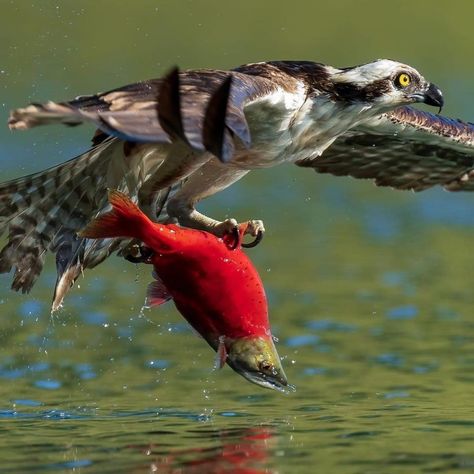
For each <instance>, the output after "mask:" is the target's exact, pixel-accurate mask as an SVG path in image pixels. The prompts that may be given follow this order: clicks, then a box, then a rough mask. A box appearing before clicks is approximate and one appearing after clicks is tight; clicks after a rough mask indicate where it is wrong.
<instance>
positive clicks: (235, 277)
mask: <svg viewBox="0 0 474 474" xmlns="http://www.w3.org/2000/svg"><path fill="white" fill-rule="evenodd" d="M109 202H110V204H111V205H112V210H111V211H109V212H107V213H104V214H102V215H101V216H99V217H97V218H96V219H94V220H93V221H91V222H90V223H89V224H88V225H87V226H86V227H85V228H84V229H83V230H81V231H80V232H79V236H81V237H86V238H108V237H132V238H134V239H138V240H140V241H141V242H143V243H144V247H143V254H144V255H145V254H146V256H145V258H144V261H145V262H146V263H151V264H153V267H154V272H153V275H154V277H155V281H153V282H152V283H151V284H150V285H149V287H148V291H147V305H148V306H156V305H159V304H161V303H163V302H165V301H167V300H169V299H172V300H173V301H174V304H175V305H176V308H177V309H178V311H179V312H180V313H181V314H182V315H183V316H184V317H185V318H186V320H187V321H188V322H189V323H190V324H191V326H193V327H194V328H195V329H196V330H197V331H198V332H199V334H201V336H202V337H203V338H204V339H205V340H206V341H207V342H208V343H209V345H210V346H211V347H212V348H213V349H214V350H215V351H216V353H217V360H218V364H219V365H220V366H222V365H224V364H225V363H227V364H228V365H229V366H230V367H232V369H234V370H235V371H236V372H237V373H239V374H240V375H242V376H243V377H245V378H246V379H247V380H249V381H251V382H253V383H256V384H257V385H260V386H262V387H266V388H272V389H276V390H281V391H285V390H286V387H287V385H288V382H287V379H286V376H285V373H284V371H283V368H282V366H281V363H280V358H279V356H278V353H277V351H276V348H275V345H274V343H273V338H272V334H271V330H270V324H269V320H268V305H267V299H266V295H265V290H264V288H263V284H262V281H261V279H260V277H259V275H258V273H257V270H256V269H255V267H254V266H253V264H252V262H251V261H250V259H249V258H248V257H247V256H246V255H245V253H244V252H243V251H242V250H241V247H240V240H241V238H242V236H243V233H244V232H245V229H244V228H243V227H241V228H240V233H239V235H238V236H232V235H230V234H229V235H227V236H225V237H224V238H222V239H221V238H218V237H216V236H214V235H213V234H210V233H208V232H204V231H200V230H195V229H189V228H185V227H179V226H177V225H174V224H160V223H155V222H153V221H151V220H150V219H149V218H148V217H147V216H146V215H145V214H144V213H143V212H142V211H141V210H140V209H139V208H138V207H137V205H136V204H134V203H133V202H132V201H131V199H130V198H129V197H128V196H126V195H125V194H123V193H121V192H119V191H115V190H113V191H109ZM235 239H237V241H235Z"/></svg>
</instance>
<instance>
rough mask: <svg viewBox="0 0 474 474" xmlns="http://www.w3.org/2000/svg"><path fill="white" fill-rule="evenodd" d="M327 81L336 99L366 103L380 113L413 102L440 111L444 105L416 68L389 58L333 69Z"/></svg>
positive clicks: (439, 95)
mask: <svg viewBox="0 0 474 474" xmlns="http://www.w3.org/2000/svg"><path fill="white" fill-rule="evenodd" d="M331 79H332V81H333V84H334V93H335V95H336V96H337V97H338V98H340V99H343V100H347V101H350V102H367V103H370V104H373V106H375V107H377V108H378V109H381V110H384V109H393V108H395V107H398V106H400V105H406V104H412V103H414V102H423V103H425V104H428V105H433V106H436V107H439V108H440V110H441V107H442V106H443V103H444V101H443V94H442V93H441V91H440V90H439V89H438V87H436V86H435V85H434V84H432V83H430V82H428V81H426V79H425V78H424V77H423V76H422V75H421V74H420V73H419V72H418V71H417V70H416V69H413V68H412V67H410V66H407V65H406V64H402V63H398V62H396V61H391V60H389V59H379V60H377V61H374V62H372V63H368V64H363V65H361V66H355V67H351V68H345V69H338V70H335V71H334V73H333V74H332V75H331Z"/></svg>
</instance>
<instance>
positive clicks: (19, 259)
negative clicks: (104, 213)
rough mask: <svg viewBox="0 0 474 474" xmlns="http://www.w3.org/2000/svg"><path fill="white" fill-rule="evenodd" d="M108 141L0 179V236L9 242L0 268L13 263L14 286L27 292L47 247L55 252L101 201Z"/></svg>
mask: <svg viewBox="0 0 474 474" xmlns="http://www.w3.org/2000/svg"><path fill="white" fill-rule="evenodd" d="M109 143H110V142H109ZM106 146H108V143H104V144H102V145H99V146H97V147H95V148H93V149H91V150H89V151H88V152H86V153H84V154H83V155H80V156H79V157H77V158H74V159H73V160H70V161H68V162H66V163H64V164H61V165H58V166H55V167H53V168H50V169H48V170H46V171H43V172H39V173H36V174H33V175H30V176H26V177H23V178H19V179H16V180H12V181H9V182H6V183H3V184H0V236H1V235H2V234H4V233H5V232H8V242H7V244H6V245H5V246H4V247H3V249H2V250H1V252H0V273H8V272H10V271H11V269H12V268H13V267H15V273H14V276H13V283H12V289H13V290H16V291H22V292H23V293H27V292H29V291H30V289H31V288H32V286H33V285H34V283H35V281H36V279H37V277H38V276H39V274H40V273H41V271H42V268H43V263H44V258H45V254H46V252H47V250H48V249H51V250H53V251H55V252H57V251H58V247H60V246H61V245H63V244H64V242H65V241H68V242H69V241H71V239H75V231H76V230H77V229H79V228H81V227H82V226H84V225H85V223H87V221H88V220H89V219H90V217H91V215H93V213H94V211H97V209H100V208H101V206H102V205H105V203H106V193H105V188H106V185H105V183H104V179H105V178H104V176H105V175H106V173H105V172H104V169H106V168H104V167H106V166H108V160H107V156H108V155H107V154H106V156H103V153H102V152H103V151H104V149H105V147H106ZM99 158H100V159H99ZM101 188H102V189H104V192H103V193H100V189H101ZM72 247H74V248H77V245H72Z"/></svg>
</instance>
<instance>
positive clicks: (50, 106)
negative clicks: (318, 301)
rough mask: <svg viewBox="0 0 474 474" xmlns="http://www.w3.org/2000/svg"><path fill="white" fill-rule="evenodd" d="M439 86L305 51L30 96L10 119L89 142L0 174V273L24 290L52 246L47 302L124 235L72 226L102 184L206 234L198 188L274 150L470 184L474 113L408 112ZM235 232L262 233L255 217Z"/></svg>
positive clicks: (432, 98)
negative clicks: (40, 98)
mask: <svg viewBox="0 0 474 474" xmlns="http://www.w3.org/2000/svg"><path fill="white" fill-rule="evenodd" d="M418 102H423V103H425V104H429V105H432V106H436V107H439V108H440V109H441V107H442V105H443V96H442V94H441V91H440V90H439V89H438V88H437V87H436V86H435V85H434V84H432V83H430V82H428V81H426V80H425V79H424V78H423V76H421V74H420V73H419V72H417V71H416V70H415V69H413V68H412V67H410V66H407V65H406V64H401V63H399V62H395V61H391V60H386V59H382V60H378V61H374V62H371V63H368V64H364V65H359V66H355V67H350V68H342V69H338V68H334V67H331V66H326V65H323V64H320V63H314V62H307V61H275V62H262V63H256V64H247V65H244V66H241V67H238V68H236V69H233V70H230V71H221V70H191V71H185V72H179V71H178V70H177V69H174V70H172V71H171V72H170V73H169V74H168V75H167V76H166V77H164V78H162V79H154V80H150V81H144V82H139V83H137V84H132V85H128V86H125V87H122V88H118V89H114V90H112V91H109V92H106V93H101V94H95V95H89V96H81V97H77V98H76V99H74V100H72V101H70V102H60V103H56V102H47V103H45V104H32V105H30V106H28V107H26V108H21V109H17V110H14V111H12V112H11V116H10V120H9V125H10V128H12V129H26V128H30V127H33V126H36V125H43V124H49V123H64V124H66V125H70V126H72V125H78V124H80V123H82V122H92V123H93V124H94V125H95V127H96V128H97V131H96V133H95V135H94V137H93V146H92V148H91V149H90V150H88V151H86V152H85V153H83V154H82V155H80V156H78V157H76V158H74V159H72V160H70V161H68V162H66V163H64V164H61V165H59V166H56V167H54V168H50V169H48V170H45V171H40V172H39V173H36V174H33V175H30V176H26V177H22V178H19V179H16V180H13V181H9V182H6V183H3V184H1V185H0V234H2V233H3V232H5V231H7V230H8V242H7V243H6V245H5V247H4V248H3V250H2V251H1V253H0V272H9V271H10V270H11V269H12V268H13V267H15V272H14V276H13V284H12V288H13V289H14V290H17V291H18V290H21V291H22V292H28V291H29V290H30V289H31V288H32V286H33V284H34V282H35V280H36V278H37V277H38V275H39V274H40V272H41V269H42V266H43V261H44V257H45V254H46V252H47V250H51V251H52V252H54V253H55V254H56V264H57V271H58V280H57V283H56V288H55V296H54V300H53V308H57V307H58V306H59V305H60V303H61V301H62V299H63V297H64V294H65V293H66V292H67V290H68V289H69V288H70V286H72V284H73V283H74V281H75V279H76V278H77V277H78V276H79V274H80V273H81V272H82V270H83V269H85V268H91V267H94V266H95V265H97V264H98V263H100V262H102V261H103V260H104V259H105V258H106V257H107V256H109V255H110V254H111V253H112V252H116V251H118V252H119V254H121V255H124V256H131V254H133V251H134V247H133V246H132V245H131V244H130V242H129V241H127V240H123V239H122V240H120V239H103V240H89V239H85V238H80V237H78V235H77V234H76V232H77V231H78V230H79V229H81V228H83V227H84V226H85V225H86V224H87V223H88V222H89V220H90V219H92V218H93V217H95V216H97V214H99V213H101V212H103V211H104V210H105V209H106V208H107V205H108V204H107V189H108V188H114V189H119V190H121V191H122V192H125V193H127V194H129V195H131V196H132V197H133V198H134V200H135V201H136V202H138V204H139V205H140V207H141V208H142V209H143V210H144V211H145V212H146V213H147V214H148V216H149V217H150V218H152V219H155V220H159V221H162V222H165V221H166V222H178V223H179V224H181V225H183V226H189V227H193V228H197V229H204V230H207V231H210V232H212V233H214V234H216V235H218V236H222V235H223V234H224V233H225V232H228V231H232V230H233V229H235V228H236V226H237V222H236V221H235V220H234V219H227V220H225V221H223V222H220V221H217V220H215V219H212V218H210V217H208V216H205V215H203V214H201V213H199V212H198V211H197V210H196V209H195V205H196V203H197V202H198V201H200V200H201V199H203V198H206V197H207V196H210V195H213V194H215V193H216V192H218V191H220V190H222V189H224V188H226V187H228V186H230V185H231V184H233V183H234V182H236V181H237V180H239V179H240V178H241V177H242V176H244V175H245V174H246V173H248V172H249V171H250V170H252V169H254V168H264V167H270V166H274V165H277V164H279V163H283V162H288V161H289V162H293V163H295V164H296V165H299V166H304V167H309V168H313V169H315V170H316V171H317V172H319V173H331V174H335V175H350V176H353V177H356V178H369V179H373V180H375V182H376V184H378V185H382V186H392V187H394V188H397V189H411V190H416V191H419V190H422V189H425V188H427V187H430V186H433V185H436V184H440V185H442V186H444V187H445V188H446V189H448V190H451V191H453V190H474V184H473V183H474V180H473V179H472V178H473V176H474V125H473V124H469V123H464V122H462V121H460V120H452V119H447V118H443V117H440V116H438V115H433V114H429V113H426V112H422V111H418V110H416V109H413V108H411V107H409V106H408V105H409V104H413V103H418ZM249 223H250V225H249V226H248V230H247V232H248V233H250V234H252V235H253V236H255V237H256V241H258V240H259V238H260V237H261V236H262V234H263V232H264V227H263V223H262V221H260V220H251V221H249Z"/></svg>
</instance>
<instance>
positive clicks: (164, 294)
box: [145, 271, 171, 308]
mask: <svg viewBox="0 0 474 474" xmlns="http://www.w3.org/2000/svg"><path fill="white" fill-rule="evenodd" d="M153 278H155V281H152V282H151V283H150V284H149V285H148V287H147V290H146V299H145V307H146V308H153V307H154V306H160V305H162V304H163V303H166V302H167V301H169V300H170V299H171V295H170V293H169V291H168V288H166V286H165V284H164V283H163V282H162V281H161V280H160V278H159V277H158V275H157V273H156V272H155V271H153Z"/></svg>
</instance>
